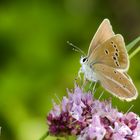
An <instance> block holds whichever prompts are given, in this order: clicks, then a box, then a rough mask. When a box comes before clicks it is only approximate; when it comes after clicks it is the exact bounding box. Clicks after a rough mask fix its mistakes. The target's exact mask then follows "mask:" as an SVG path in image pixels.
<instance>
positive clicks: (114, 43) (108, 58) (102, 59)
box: [88, 34, 129, 71]
mask: <svg viewBox="0 0 140 140" xmlns="http://www.w3.org/2000/svg"><path fill="white" fill-rule="evenodd" d="M88 60H89V62H88V63H89V64H90V65H92V64H94V63H102V64H105V65H108V66H111V67H113V68H116V69H121V70H122V71H127V70H128V68H129V59H128V54H127V50H126V48H125V43H124V39H123V37H122V36H121V35H120V34H117V35H115V36H113V37H111V38H110V39H108V40H107V41H105V42H104V43H103V44H101V45H99V46H98V47H96V48H95V49H94V50H93V52H92V53H91V55H90V56H89V58H88Z"/></svg>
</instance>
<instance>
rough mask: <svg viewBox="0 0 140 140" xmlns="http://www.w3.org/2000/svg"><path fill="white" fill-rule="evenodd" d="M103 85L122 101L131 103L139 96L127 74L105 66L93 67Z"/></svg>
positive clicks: (97, 65)
mask: <svg viewBox="0 0 140 140" xmlns="http://www.w3.org/2000/svg"><path fill="white" fill-rule="evenodd" d="M93 68H94V71H95V72H96V75H97V77H98V79H99V81H100V83H101V85H102V86H103V87H104V88H105V89H106V90H107V91H109V92H111V93H112V94H113V95H115V96H117V97H118V98H120V99H122V100H127V101H131V100H133V99H136V98H137V96H138V93H137V90H136V88H135V86H134V84H133V82H132V80H131V79H130V77H129V78H128V77H127V76H126V75H125V73H123V72H120V71H118V70H116V69H114V68H112V67H110V66H107V65H104V64H95V65H93Z"/></svg>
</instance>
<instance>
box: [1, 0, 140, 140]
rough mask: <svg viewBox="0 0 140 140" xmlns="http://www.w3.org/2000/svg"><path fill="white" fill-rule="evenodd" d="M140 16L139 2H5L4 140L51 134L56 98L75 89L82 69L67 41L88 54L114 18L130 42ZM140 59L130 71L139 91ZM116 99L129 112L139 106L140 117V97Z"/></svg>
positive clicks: (138, 32)
mask: <svg viewBox="0 0 140 140" xmlns="http://www.w3.org/2000/svg"><path fill="white" fill-rule="evenodd" d="M139 13H140V1H138V0H123V1H122V0H118V1H111V0H108V1H103V0H82V1H81V0H61V1H56V0H46V1H45V0H40V1H39V0H34V1H26V0H24V1H23V0H19V1H16V0H13V1H10V0H1V1H0V126H1V127H2V132H1V136H0V139H2V140H37V139H38V138H39V137H40V136H41V135H43V134H44V133H45V132H46V129H47V125H46V114H47V113H48V112H49V110H50V109H51V107H52V99H54V100H56V101H57V99H56V97H55V94H56V95H57V96H58V97H59V98H60V99H62V96H63V95H66V88H70V89H71V88H73V86H74V84H73V83H74V78H75V77H76V75H77V72H78V70H79V67H80V64H79V58H80V54H79V53H76V52H74V51H72V48H71V47H70V46H69V45H68V44H67V43H66V41H67V40H69V41H70V42H72V43H73V44H75V45H76V46H78V47H80V48H81V49H83V50H84V51H85V52H87V49H88V46H89V43H90V41H91V39H92V36H93V35H94V33H95V31H96V29H97V27H98V26H99V24H100V23H101V21H102V20H103V19H104V18H109V19H110V21H111V24H112V26H113V29H114V31H115V33H121V34H122V35H123V36H124V38H125V41H126V44H128V43H129V42H131V41H132V40H133V39H135V38H136V37H138V36H139V35H140V16H139ZM139 60H140V54H137V55H136V56H135V57H134V58H132V60H131V65H130V69H129V74H130V76H131V77H132V79H133V81H134V83H135V85H136V87H137V88H138V91H140V72H139V70H140V66H139ZM98 91H99V92H98V93H100V92H101V91H102V89H98ZM95 96H96V97H99V94H95ZM109 96H111V97H112V95H110V94H109V93H106V94H104V95H103V97H102V99H103V98H108V97H109ZM112 101H113V104H114V106H115V107H117V108H118V109H119V110H122V111H124V112H126V111H127V110H128V108H129V107H130V106H131V105H132V104H134V107H133V109H132V110H133V111H134V112H136V113H138V114H140V110H139V102H140V98H139V97H138V99H137V100H136V101H133V102H130V103H127V102H122V101H120V100H118V99H117V98H115V97H112ZM47 139H48V140H49V139H50V140H52V139H53V138H52V137H48V138H47Z"/></svg>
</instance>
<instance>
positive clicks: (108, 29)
mask: <svg viewBox="0 0 140 140" xmlns="http://www.w3.org/2000/svg"><path fill="white" fill-rule="evenodd" d="M112 36H114V32H113V30H112V26H111V24H110V22H109V20H108V19H104V20H103V22H102V23H101V25H100V26H99V28H98V30H97V32H96V33H95V35H94V37H93V39H92V41H91V43H90V46H89V50H88V56H90V54H91V53H92V51H93V50H94V49H95V48H96V47H97V46H98V45H99V44H102V43H103V42H105V41H106V40H108V39H109V38H111V37H112Z"/></svg>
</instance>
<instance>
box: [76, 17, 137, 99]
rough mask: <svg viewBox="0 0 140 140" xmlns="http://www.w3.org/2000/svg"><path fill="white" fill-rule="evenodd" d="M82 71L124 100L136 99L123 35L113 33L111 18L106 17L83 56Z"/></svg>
mask: <svg viewBox="0 0 140 140" xmlns="http://www.w3.org/2000/svg"><path fill="white" fill-rule="evenodd" d="M80 63H81V68H80V70H79V74H80V73H84V78H85V79H87V80H89V81H92V82H97V81H99V82H100V83H101V85H102V86H103V87H104V88H105V89H106V90H107V91H108V92H110V93H112V94H113V95H114V96H116V97H118V98H119V99H121V100H126V101H131V100H133V99H136V98H137V96H138V92H137V89H136V87H135V86H134V84H133V82H132V80H131V78H130V77H129V75H128V74H127V73H126V72H127V70H128V68H129V58H128V54H127V50H126V48H125V42H124V39H123V36H122V35H120V34H114V32H113V30H112V26H111V24H110V21H109V20H108V19H104V20H103V22H102V23H101V25H100V26H99V28H98V30H97V32H96V33H95V35H94V37H93V39H92V41H91V43H90V46H89V50H88V54H87V56H85V57H81V59H80Z"/></svg>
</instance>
